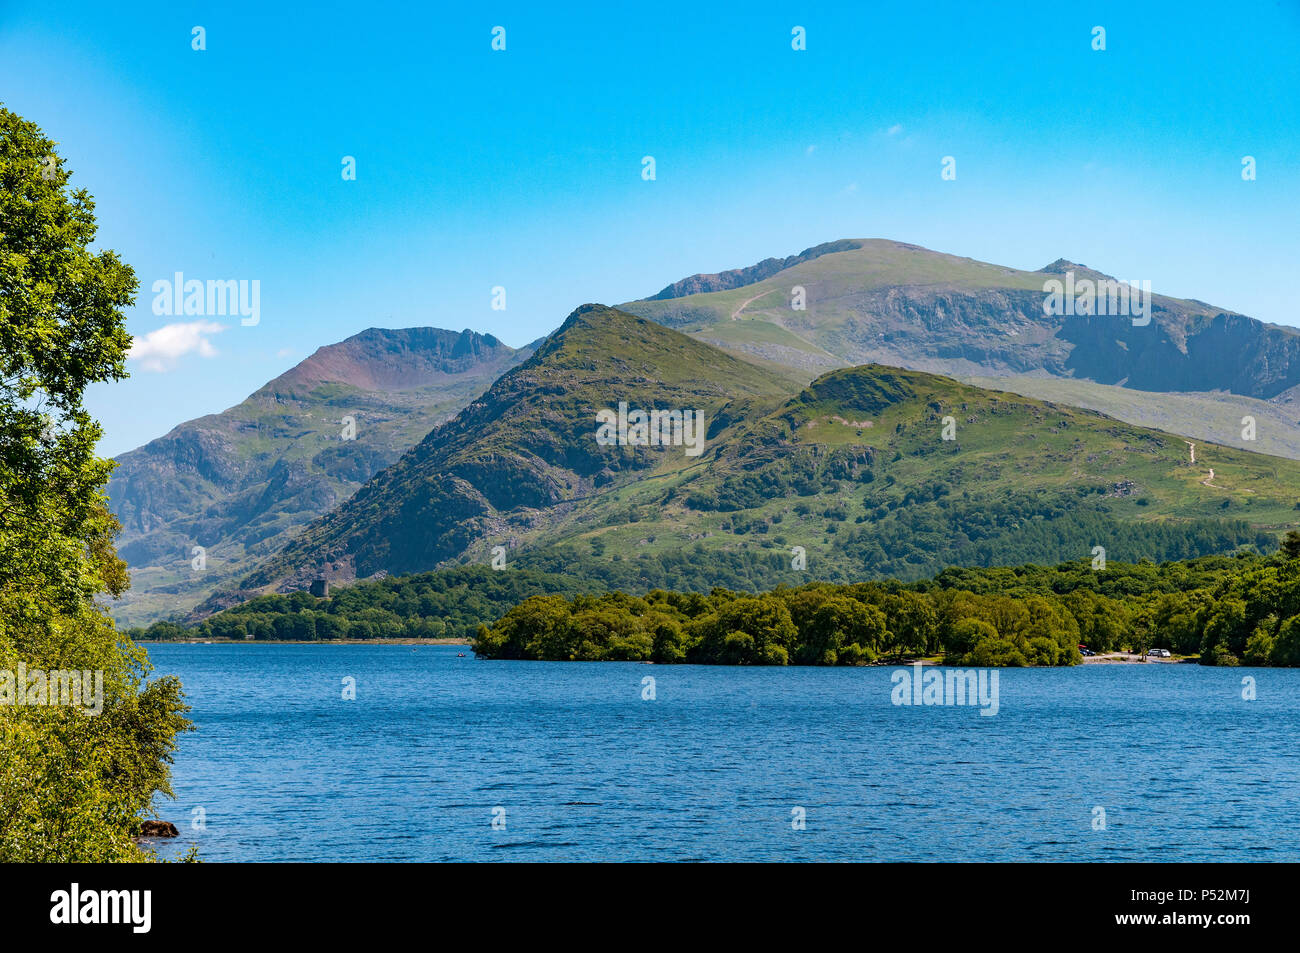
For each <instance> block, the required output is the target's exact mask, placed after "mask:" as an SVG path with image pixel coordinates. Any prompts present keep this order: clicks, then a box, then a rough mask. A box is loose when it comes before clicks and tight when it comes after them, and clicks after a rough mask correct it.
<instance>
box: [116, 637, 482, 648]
mask: <svg viewBox="0 0 1300 953" xmlns="http://www.w3.org/2000/svg"><path fill="white" fill-rule="evenodd" d="M135 644H136V645H465V646H469V645H472V644H473V643H472V642H471V641H470V640H469V639H451V638H445V639H417V638H403V639H141V640H140V641H138V642H136V643H135Z"/></svg>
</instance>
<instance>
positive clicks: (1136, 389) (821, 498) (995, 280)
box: [109, 240, 1300, 622]
mask: <svg viewBox="0 0 1300 953" xmlns="http://www.w3.org/2000/svg"><path fill="white" fill-rule="evenodd" d="M1065 272H1074V273H1075V277H1088V276H1091V277H1092V278H1093V279H1094V280H1095V279H1098V278H1102V277H1104V276H1101V275H1100V274H1099V273H1097V272H1094V271H1091V270H1090V269H1086V268H1084V267H1083V266H1081V265H1074V264H1071V263H1069V262H1064V261H1058V262H1055V263H1053V264H1052V265H1050V266H1048V267H1047V268H1045V269H1043V270H1041V271H1038V272H1023V271H1017V270H1015V269H1008V268H1003V267H1000V266H994V265H989V264H985V263H982V262H977V261H973V260H971V259H964V258H956V257H954V256H949V255H942V254H939V253H936V252H931V251H927V250H925V249H921V248H918V247H917V246H912V245H906V244H903V243H898V242H886V241H878V240H846V241H840V242H834V243H830V244H828V245H822V246H817V247H815V248H811V249H808V250H806V251H805V252H803V253H801V254H799V255H795V256H791V257H790V258H786V259H769V260H767V261H764V262H760V263H759V264H757V265H754V266H751V267H749V268H744V269H737V270H734V271H730V272H724V273H721V274H717V275H696V276H692V277H691V278H687V279H684V280H683V281H679V282H677V283H675V284H673V285H670V286H669V287H668V288H665V289H664V290H663V291H661V292H660V293H659V294H657V295H655V296H654V297H652V298H647V299H642V300H638V301H632V302H628V303H626V304H624V305H620V306H619V307H618V308H607V307H604V306H600V305H585V306H583V307H582V308H579V309H578V310H577V311H575V312H574V313H573V314H572V315H570V317H569V318H568V319H567V320H566V321H565V322H564V324H563V325H562V326H561V327H560V329H559V330H558V331H556V332H555V333H554V334H553V335H551V336H550V337H549V338H547V339H546V340H545V341H544V342H540V343H539V344H537V345H532V346H529V347H528V348H524V349H521V350H519V351H513V350H511V349H509V348H507V347H505V345H502V344H501V343H500V342H498V341H496V340H495V339H493V338H490V337H486V336H477V335H473V334H472V332H463V333H462V334H461V335H459V336H458V335H455V334H454V333H453V332H443V331H434V330H432V329H416V330H413V331H407V332H396V331H388V332H379V331H373V330H372V331H367V332H363V334H361V335H357V336H356V337H354V338H351V339H349V340H348V341H346V342H343V343H342V344H339V345H333V346H332V347H330V348H323V349H322V350H321V351H320V352H317V354H316V355H314V356H313V358H311V359H309V360H308V361H307V362H304V364H302V365H299V367H298V368H295V369H293V370H292V371H290V372H289V373H288V374H286V375H284V376H282V377H281V378H278V379H277V381H273V382H272V383H271V384H268V385H267V386H266V387H264V388H262V389H261V390H259V391H258V392H257V394H254V395H252V396H251V397H250V398H249V399H248V400H247V401H245V402H244V403H243V404H241V405H239V407H237V408H232V410H230V411H227V412H226V413H225V414H223V415H216V417H213V418H203V419H201V420H200V421H193V422H190V423H189V424H184V425H182V426H181V427H179V428H177V430H176V431H173V433H172V434H169V435H168V436H167V437H165V438H162V440H161V441H155V442H154V443H152V444H150V445H148V446H146V447H145V448H142V449H141V450H139V451H133V452H132V454H127V455H125V456H124V457H123V458H122V460H121V461H120V463H121V464H122V467H121V468H120V469H119V472H118V475H117V476H115V478H114V483H113V484H112V485H110V488H109V495H110V500H111V501H112V504H113V506H114V509H115V511H116V512H118V513H119V516H121V517H122V518H123V522H124V524H125V526H126V529H125V531H124V533H123V538H122V548H121V551H122V553H123V556H124V558H126V559H127V560H128V562H129V563H130V564H131V565H132V568H133V584H134V586H135V587H136V589H137V590H141V591H142V595H140V596H137V597H136V598H137V601H136V602H135V603H133V604H129V605H128V606H127V607H126V610H127V611H129V612H130V613H131V615H129V616H127V618H126V621H130V622H141V621H148V620H149V619H150V618H158V617H161V616H163V615H167V614H174V613H177V612H180V613H184V612H185V611H188V610H189V609H190V608H191V607H192V606H194V605H195V604H196V603H199V602H200V601H201V600H204V599H206V600H207V601H205V602H203V604H202V605H201V606H200V607H199V609H198V614H200V615H201V614H205V613H207V612H210V611H213V610H215V609H219V608H221V607H222V606H224V605H228V604H231V603H232V602H236V601H239V600H241V599H243V598H246V597H247V596H249V595H251V594H255V593H257V592H261V591H267V590H272V589H278V590H280V591H288V590H293V589H298V588H304V587H305V586H307V585H308V584H309V583H310V582H312V581H314V580H316V579H318V578H324V579H330V580H333V581H335V582H346V581H351V580H354V579H359V578H367V577H373V576H375V575H382V574H386V573H409V572H416V571H421V570H428V569H434V568H438V567H444V566H451V565H456V564H460V563H469V562H487V561H489V560H490V559H492V557H493V551H494V548H495V547H501V549H500V550H496V552H497V553H498V554H501V553H504V554H505V558H506V559H507V561H508V562H509V564H511V565H516V564H517V565H521V566H531V567H534V568H538V569H547V570H552V571H564V567H565V566H566V565H570V566H572V565H574V564H581V566H582V567H583V571H584V572H586V573H588V574H592V573H594V574H597V575H599V574H602V573H603V574H605V575H606V576H608V577H609V580H610V581H611V582H612V583H616V584H618V585H624V586H629V587H637V586H641V587H643V588H645V587H649V586H652V585H666V584H674V585H678V586H679V587H680V586H682V585H700V584H702V583H703V582H707V580H708V579H709V578H710V574H712V575H713V576H714V577H716V578H717V579H718V580H725V581H726V584H746V585H753V586H760V585H774V584H777V583H779V582H781V581H795V580H794V579H793V578H792V577H791V576H790V564H791V562H792V556H791V553H792V551H793V550H794V547H796V546H798V547H800V548H801V549H802V551H803V553H804V556H803V558H804V559H806V561H807V572H810V573H813V574H814V575H815V576H816V577H817V578H827V579H837V580H851V579H854V578H860V577H861V576H862V575H864V574H869V575H895V576H900V577H906V578H916V577H917V576H919V575H921V574H923V573H926V572H931V571H934V570H935V569H940V568H943V567H944V566H946V565H949V564H958V563H972V564H985V565H987V564H993V563H1000V562H1016V561H1019V562H1024V561H1055V560H1058V559H1062V558H1070V557H1071V556H1080V555H1086V554H1087V553H1088V552H1089V551H1090V549H1091V546H1092V545H1103V546H1107V549H1108V551H1110V552H1111V555H1112V558H1121V556H1123V557H1124V558H1132V559H1137V558H1141V557H1143V556H1147V557H1150V558H1174V557H1179V556H1187V555H1198V554H1202V553H1207V552H1220V551H1226V550H1231V549H1232V548H1234V547H1236V546H1238V545H1243V544H1246V545H1255V546H1260V547H1266V546H1267V545H1268V544H1269V540H1270V539H1271V538H1273V537H1274V536H1276V534H1277V533H1278V532H1279V531H1280V530H1281V529H1282V528H1284V527H1286V526H1288V525H1291V524H1292V523H1293V522H1294V520H1295V519H1296V513H1295V495H1294V493H1293V492H1292V491H1291V490H1290V489H1289V487H1293V486H1296V485H1297V484H1296V482H1295V480H1296V478H1297V477H1300V465H1297V464H1295V463H1293V462H1292V461H1291V460H1288V459H1280V457H1296V456H1300V427H1297V425H1296V423H1295V422H1294V420H1293V419H1292V417H1293V414H1294V411H1293V404H1292V401H1293V399H1294V396H1295V391H1296V389H1297V387H1298V386H1300V376H1298V375H1300V350H1298V349H1300V337H1298V336H1297V335H1296V334H1294V333H1293V332H1292V331H1290V330H1289V329H1285V328H1280V327H1275V326H1271V325H1265V324H1262V323H1261V322H1258V321H1254V320H1253V319H1250V318H1247V317H1245V316H1242V315H1239V314H1236V313H1235V312H1230V311H1225V310H1221V309H1216V308H1212V307H1210V306H1209V305H1205V304H1203V303H1201V302H1195V301H1188V300H1183V299H1173V298H1167V297H1163V296H1159V295H1153V296H1151V315H1152V321H1151V322H1150V324H1149V325H1147V326H1145V327H1141V326H1134V325H1133V323H1132V322H1130V321H1129V320H1127V319H1123V318H1117V317H1113V316H1060V315H1056V316H1054V315H1049V314H1046V313H1045V312H1044V309H1043V301H1044V291H1043V288H1044V282H1045V281H1047V280H1048V279H1050V278H1052V277H1055V276H1059V275H1062V274H1064V273H1065ZM796 294H800V295H801V296H802V299H803V304H804V305H805V307H804V308H803V309H802V310H800V309H798V308H795V307H792V302H793V301H794V300H796V298H795V295H796ZM404 335H405V336H411V337H403V336H404ZM417 339H418V341H419V342H423V344H417V343H416V341H417ZM432 342H437V343H436V345H435V344H433V343H432ZM334 349H339V350H337V351H336V350H334ZM1234 355H1236V357H1234ZM956 378H961V380H958V379H956ZM489 385H490V386H489ZM620 402H622V403H624V404H626V405H627V406H628V407H631V408H638V407H641V408H646V409H650V408H659V409H679V410H680V409H688V408H689V409H692V410H696V411H698V412H699V413H700V414H701V415H702V416H703V418H704V419H705V420H706V422H707V423H706V426H707V440H706V444H705V450H704V453H703V454H701V455H700V456H699V457H692V456H689V455H687V454H685V453H683V452H682V448H681V447H671V446H670V447H631V446H613V447H609V446H601V445H599V444H598V443H597V442H596V440H595V439H594V434H595V428H596V418H595V415H596V413H597V412H598V411H600V410H602V409H612V408H616V407H617V406H618V405H619V404H620ZM363 404H364V409H360V410H359V412H358V413H356V414H353V416H354V417H355V418H356V420H357V423H358V429H357V435H356V440H355V441H340V440H338V439H337V433H338V427H337V425H335V424H334V422H333V421H334V420H336V419H341V416H342V415H343V414H344V412H345V410H347V409H349V408H352V409H357V408H363ZM1068 405H1074V406H1068ZM1089 408H1091V409H1089ZM1097 410H1100V411H1104V412H1107V413H1109V414H1111V416H1110V417H1107V416H1103V415H1102V414H1099V413H1096V412H1094V411H1097ZM362 414H365V415H368V416H367V417H364V418H363V416H361V415H362ZM1247 415H1249V416H1251V417H1253V418H1254V419H1255V421H1256V429H1257V431H1258V432H1257V434H1256V439H1255V440H1254V441H1250V440H1247V439H1244V437H1243V426H1242V421H1241V418H1242V417H1244V416H1247ZM945 418H948V419H950V423H951V425H952V426H951V427H950V428H949V430H950V436H951V437H952V439H944V438H943V436H942V433H941V431H942V430H943V428H944V425H945V423H944V422H945ZM363 419H366V420H367V422H368V426H366V427H362V426H360V424H361V421H362V420H363ZM1174 433H1177V434H1183V435H1186V436H1188V437H1189V438H1191V439H1190V440H1183V439H1181V437H1176V436H1173V435H1172V434H1174ZM363 434H366V435H367V437H366V440H365V442H363ZM1228 445H1235V447H1236V448H1238V449H1234V448H1233V446H1228ZM1240 448H1248V449H1249V450H1250V451H1267V452H1268V453H1269V454H1275V455H1267V456H1266V455H1263V454H1261V453H1258V452H1246V450H1244V449H1240ZM1193 454H1194V455H1195V459H1193ZM1211 468H1213V473H1212V474H1211V472H1210V470H1211ZM169 478H170V479H172V481H173V482H175V483H177V484H178V485H179V486H178V489H176V490H168V491H163V490H161V489H160V487H161V486H162V485H163V484H164V483H166V482H167V480H168V479H169ZM198 514H202V515H201V516H200V515H198ZM304 524H305V526H304ZM200 536H213V537H215V538H217V539H219V540H220V542H218V544H217V545H216V546H215V548H214V547H209V548H208V555H209V566H213V563H214V562H216V563H218V564H219V565H218V566H216V567H214V568H216V569H217V572H215V573H211V574H209V575H207V576H202V574H197V573H193V572H192V570H191V569H190V565H189V561H188V557H187V556H186V555H185V554H186V552H187V550H186V548H185V547H186V546H187V545H189V544H190V543H191V542H192V541H197V540H198V539H199V537H200ZM1089 540H1091V542H1088V541H1089ZM1084 543H1087V545H1086V546H1085V545H1084ZM1108 543H1109V545H1107V544H1108ZM1080 547H1082V551H1081V549H1080ZM214 555H215V556H216V557H218V558H217V559H216V560H214V559H213V558H212V557H213V556H214ZM148 560H153V561H154V562H153V563H149V562H148ZM160 562H161V563H165V564H166V565H165V566H163V567H160V566H159V563H160ZM194 576H202V578H203V581H202V582H201V583H198V582H196V581H194V580H193V578H192V577H194ZM720 584H721V583H720ZM706 588H707V585H706ZM118 614H119V618H122V617H123V615H124V611H123V607H119V609H118Z"/></svg>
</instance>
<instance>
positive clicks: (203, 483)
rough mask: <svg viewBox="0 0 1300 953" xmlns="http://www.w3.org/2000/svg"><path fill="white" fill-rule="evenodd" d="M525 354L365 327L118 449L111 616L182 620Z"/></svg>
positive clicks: (425, 333)
mask: <svg viewBox="0 0 1300 953" xmlns="http://www.w3.org/2000/svg"><path fill="white" fill-rule="evenodd" d="M529 353H530V351H529V350H527V349H525V350H522V351H516V350H515V349H513V348H510V347H508V346H506V345H505V344H502V343H501V342H500V341H498V340H497V339H496V338H493V337H491V336H490V335H481V334H477V333H475V332H473V331H463V332H459V333H458V332H454V331H444V330H440V329H436V328H408V329H404V330H382V329H377V328H372V329H370V330H367V331H363V332H361V333H360V334H357V335H354V336H353V337H351V338H348V339H347V340H345V341H342V342H340V343H338V344H333V345H329V346H327V347H322V348H320V349H319V350H317V351H316V352H315V353H314V354H313V355H312V356H311V357H309V358H308V359H307V360H305V361H303V362H302V363H300V364H298V365H297V366H296V367H294V368H292V369H290V370H289V371H287V372H286V373H284V374H283V375H281V376H280V377H278V378H276V379H275V380H273V381H271V382H270V383H268V384H266V385H265V386H264V387H262V388H260V389H259V390H258V391H257V392H256V393H254V394H252V395H251V396H249V397H248V398H247V399H246V400H245V401H243V402H242V403H240V404H239V405H237V406H235V407H232V408H230V409H229V410H226V411H224V412H222V413H220V414H212V415H209V416H207V417H201V418H199V419H197V420H191V421H188V422H187V423H183V424H181V425H180V426H178V427H176V428H175V429H174V430H172V431H171V432H170V433H168V434H167V435H166V436H164V437H160V438H159V439H157V440H154V441H151V442H150V443H148V444H146V445H145V446H143V447H141V448H139V449H137V450H132V451H131V452H129V453H125V454H123V455H122V456H121V457H119V458H118V460H117V463H118V467H117V470H116V471H115V473H114V474H113V477H112V480H111V481H110V483H109V486H108V496H109V501H110V505H111V507H112V509H113V511H114V513H116V514H117V516H118V518H119V519H120V520H121V522H122V524H123V529H122V534H121V537H120V539H119V552H120V553H121V555H122V558H123V559H125V560H126V561H127V563H128V565H129V566H130V568H131V582H132V588H131V589H130V590H129V592H128V593H127V594H126V596H125V597H124V598H123V599H122V600H120V601H119V602H118V603H116V604H115V605H113V606H112V610H113V613H114V615H115V616H116V617H117V618H118V619H119V621H121V622H124V623H127V624H140V623H143V622H148V621H150V620H152V619H156V618H162V617H166V616H168V615H171V614H174V613H184V612H188V611H189V610H190V609H192V608H193V607H194V606H195V605H196V604H198V603H199V602H201V601H203V600H204V599H206V598H207V597H208V596H209V595H210V594H211V593H212V592H213V591H214V590H216V589H218V588H221V587H223V586H229V585H230V584H231V583H232V582H233V581H236V580H238V579H239V578H240V577H241V576H243V575H244V574H246V573H247V572H248V571H249V570H250V569H251V568H252V567H253V566H254V565H256V564H257V563H258V562H259V561H260V560H261V559H264V558H266V557H267V556H269V555H271V554H272V553H274V552H276V551H277V550H278V549H280V547H281V546H283V545H284V544H285V542H286V541H287V540H288V539H289V538H291V537H292V535H293V534H294V533H295V532H296V531H297V530H298V529H300V528H301V527H302V526H304V525H306V524H307V523H308V522H310V521H311V520H313V519H315V518H316V517H318V516H320V515H321V514H322V513H325V512H327V511H329V510H330V509H332V508H333V507H334V506H336V505H337V504H338V503H339V502H341V501H342V500H345V499H347V498H348V497H349V496H351V495H352V493H353V492H355V491H356V489H357V488H358V487H360V486H361V485H362V484H363V483H365V481H367V480H368V479H370V477H372V476H373V475H374V474H375V473H377V472H378V471H379V470H381V469H383V468H384V467H386V466H388V465H389V464H391V463H393V462H395V461H396V460H397V459H398V457H400V456H401V454H402V453H403V452H404V451H405V450H407V449H408V448H409V447H411V446H413V445H414V444H416V443H417V442H418V441H419V440H420V439H421V438H422V437H423V436H424V435H425V434H427V433H428V432H429V430H430V429H431V428H433V427H434V426H435V425H437V424H439V423H441V422H443V421H444V420H447V419H448V418H450V417H451V416H453V415H454V414H455V413H456V412H457V411H459V410H461V409H462V408H463V407H465V406H466V405H467V404H468V403H469V402H470V401H471V400H473V399H474V398H475V397H477V396H478V395H479V394H481V393H482V392H483V391H484V390H485V389H486V388H487V387H488V385H489V384H490V383H491V381H492V380H493V379H495V378H496V377H497V376H499V375H500V374H501V373H502V372H503V371H504V370H506V369H507V368H509V367H511V366H513V365H515V364H517V363H519V362H520V361H522V360H524V359H525V358H526V357H527V356H528V354H529ZM344 418H350V420H351V424H352V427H351V428H349V427H348V425H347V424H345V422H344ZM195 547H202V548H203V551H204V556H203V559H202V560H201V562H200V565H202V568H201V569H195V568H194V566H195V562H194V560H195V553H194V548H195Z"/></svg>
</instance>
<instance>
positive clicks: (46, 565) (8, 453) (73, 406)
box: [0, 106, 188, 862]
mask: <svg viewBox="0 0 1300 953" xmlns="http://www.w3.org/2000/svg"><path fill="white" fill-rule="evenodd" d="M54 145H55V144H54V143H53V142H51V141H50V140H49V139H48V138H46V137H45V136H44V135H43V134H42V133H41V131H40V130H39V129H38V128H37V127H36V126H35V125H34V124H32V123H30V122H27V121H24V120H23V119H21V118H20V117H18V116H17V115H15V114H14V113H12V112H10V111H8V110H6V109H4V108H3V106H0V674H2V673H9V674H10V678H14V677H15V676H16V673H17V671H18V669H19V666H20V665H23V666H25V667H26V669H27V670H28V671H33V670H40V671H42V672H54V671H60V670H64V671H68V670H71V671H91V672H102V673H103V710H102V712H101V713H99V714H89V713H88V712H87V711H86V710H84V709H83V708H81V707H72V706H69V705H51V704H25V705H18V704H15V703H14V699H13V698H10V699H9V701H8V702H7V703H5V704H0V860H4V861H79V862H88V861H124V860H140V859H145V858H146V855H145V854H144V852H142V851H141V850H140V849H139V848H138V847H137V846H136V845H135V844H134V843H133V842H132V840H131V835H132V834H133V833H134V832H135V831H136V830H137V829H138V824H139V820H138V818H139V815H140V814H141V813H142V812H148V811H149V810H150V809H151V806H152V803H153V798H154V796H155V795H156V794H163V795H169V794H170V793H171V792H170V790H169V788H168V765H169V764H170V762H171V754H172V752H173V750H174V748H175V743H176V735H177V733H178V732H179V731H182V730H185V729H186V728H187V727H188V722H187V721H186V719H185V717H184V712H185V711H186V710H187V709H186V707H185V705H184V704H183V703H182V701H181V691H180V685H179V683H178V682H177V681H176V680H175V679H172V678H162V679H157V680H154V681H151V682H149V681H146V677H147V674H148V672H149V670H150V668H149V664H148V660H147V657H146V655H145V653H144V650H143V649H141V648H139V647H137V646H135V645H134V644H132V643H131V642H130V641H128V640H126V639H125V638H123V637H122V636H121V635H120V634H119V633H118V632H117V631H116V630H115V629H114V627H113V624H112V622H111V621H110V620H109V619H108V617H107V615H106V614H105V613H104V611H103V610H102V609H101V608H100V607H99V606H97V605H96V603H95V598H96V596H98V595H99V594H101V593H108V594H110V595H119V594H120V593H121V592H122V591H123V590H124V589H125V588H126V587H127V584H128V581H127V575H126V568H125V566H124V565H123V563H122V562H121V561H120V560H119V559H118V558H117V556H116V553H115V552H114V549H113V542H112V541H113V537H114V535H115V533H116V531H117V523H116V521H115V520H114V519H113V517H112V515H111V514H110V513H109V512H108V510H107V508H106V506H105V500H104V496H103V493H102V489H103V486H104V484H105V482H106V481H107V479H108V475H109V471H110V469H111V466H112V464H111V463H109V462H108V461H106V460H102V459H100V458H98V457H97V456H95V444H96V441H97V440H98V439H99V436H100V429H99V426H98V425H97V424H96V423H95V422H94V421H93V420H92V419H91V418H90V415H89V414H88V413H87V412H86V410H85V408H84V407H83V396H84V393H85V389H86V387H87V386H88V385H90V384H92V383H95V382H98V381H111V380H117V379H120V378H121V377H124V376H125V370H124V365H123V362H124V360H125V355H126V351H127V348H128V347H129V346H130V336H129V335H128V334H127V333H126V330H125V327H124V325H123V315H122V309H123V308H125V307H127V306H128V305H130V304H131V303H132V301H133V300H134V295H135V291H136V279H135V274H134V272H133V271H132V270H131V268H130V267H129V266H127V265H125V264H123V263H122V262H121V261H120V260H119V259H118V257H117V255H116V254H115V253H113V252H110V251H100V252H92V251H91V250H90V245H91V244H92V242H93V241H94V238H95V231H96V227H95V217H94V203H93V201H92V200H91V198H90V196H89V195H88V194H87V193H86V192H85V191H84V190H80V189H78V190H70V189H68V187H67V182H68V172H67V171H66V170H64V169H62V168H61V167H60V165H59V161H58V158H57V156H56V154H55V152H54Z"/></svg>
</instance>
